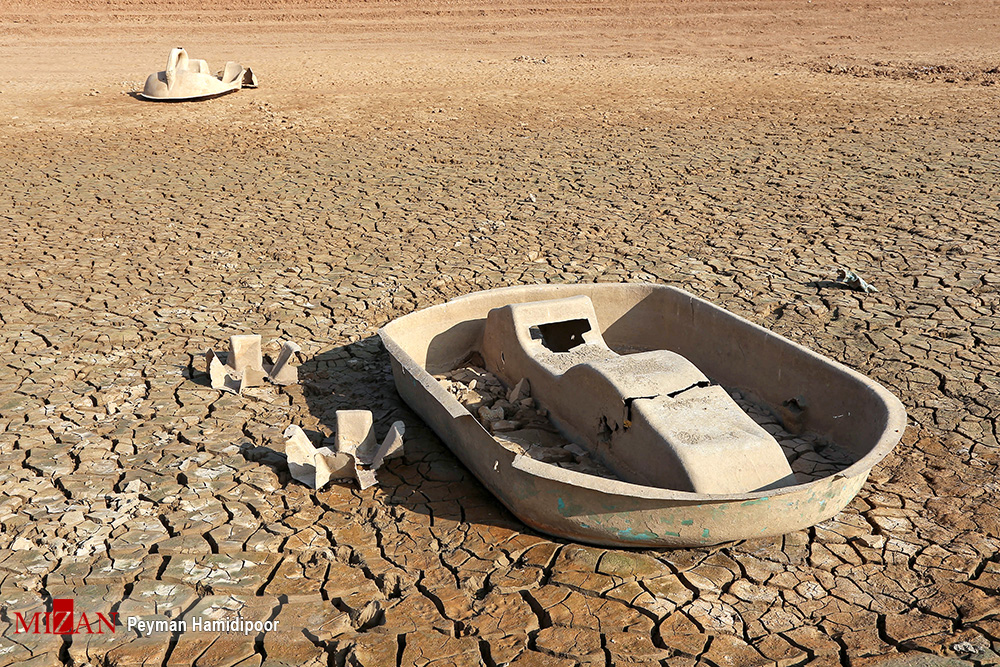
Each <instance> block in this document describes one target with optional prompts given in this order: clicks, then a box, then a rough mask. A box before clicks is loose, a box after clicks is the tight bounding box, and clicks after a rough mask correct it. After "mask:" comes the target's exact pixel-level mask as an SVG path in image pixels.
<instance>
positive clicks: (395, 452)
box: [369, 421, 406, 470]
mask: <svg viewBox="0 0 1000 667" xmlns="http://www.w3.org/2000/svg"><path fill="white" fill-rule="evenodd" d="M405 432H406V424H404V423H403V422H401V421H396V422H393V423H392V426H390V427H389V433H387V434H386V436H385V440H383V441H382V444H381V445H380V446H379V448H378V451H376V452H375V455H374V456H373V457H372V460H371V463H370V464H369V465H371V467H372V470H377V469H378V468H379V467H380V466H381V465H382V461H386V460H388V459H394V458H396V457H397V456H402V455H403V433H405Z"/></svg>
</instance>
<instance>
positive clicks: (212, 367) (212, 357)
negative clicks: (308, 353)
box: [205, 334, 301, 394]
mask: <svg viewBox="0 0 1000 667" xmlns="http://www.w3.org/2000/svg"><path fill="white" fill-rule="evenodd" d="M299 351H301V348H300V347H299V346H298V345H296V344H295V343H292V342H291V341H288V342H285V343H283V344H282V346H281V351H280V352H279V353H278V357H277V359H276V360H275V363H274V365H273V366H271V367H265V366H264V357H263V355H262V354H261V340H260V336H259V335H257V334H243V335H238V336H230V338H229V357H228V358H227V359H226V363H225V364H223V363H222V360H221V359H219V356H218V355H217V354H216V353H215V351H214V350H211V349H209V350H207V351H206V352H205V361H206V365H207V369H206V370H207V372H208V377H209V379H210V380H211V383H212V389H221V390H222V391H228V392H232V393H234V394H241V393H242V392H243V390H244V389H246V388H247V387H259V386H260V385H262V384H264V380H269V381H270V382H272V383H274V384H277V385H282V386H284V385H290V384H296V383H297V382H298V381H299V370H298V367H296V366H292V365H291V361H292V359H293V358H294V356H295V353H296V352H299Z"/></svg>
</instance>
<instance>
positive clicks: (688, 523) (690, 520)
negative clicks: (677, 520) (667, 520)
mask: <svg viewBox="0 0 1000 667" xmlns="http://www.w3.org/2000/svg"><path fill="white" fill-rule="evenodd" d="M693 523H694V519H684V520H683V521H681V525H682V526H690V525H691V524H693Z"/></svg>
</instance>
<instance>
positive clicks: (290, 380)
mask: <svg viewBox="0 0 1000 667" xmlns="http://www.w3.org/2000/svg"><path fill="white" fill-rule="evenodd" d="M301 351H302V348H300V347H299V346H298V345H296V344H295V343H293V342H291V341H286V342H284V343H282V345H281V351H280V352H278V357H277V359H275V360H274V366H272V367H271V368H270V369H269V370H268V371H267V379H268V380H270V381H271V382H273V383H274V384H278V385H282V386H284V385H289V384H297V383H298V381H299V369H298V367H297V366H292V365H291V364H290V363H289V362H290V361H291V360H292V357H293V356H294V355H295V353H296V352H301Z"/></svg>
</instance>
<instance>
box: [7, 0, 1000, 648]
mask: <svg viewBox="0 0 1000 667" xmlns="http://www.w3.org/2000/svg"><path fill="white" fill-rule="evenodd" d="M998 28H1000V18H998V14H997V12H996V11H995V5H994V4H993V3H991V2H988V1H987V0H976V1H973V0H964V1H963V0H955V1H951V2H941V1H935V2H930V1H928V0H910V1H906V0H885V1H883V2H878V3H868V2H863V1H860V0H859V1H856V2H855V1H852V2H828V1H824V0H799V1H795V2H792V1H781V2H778V1H775V0H771V1H768V0H762V1H760V2H742V1H733V2H722V1H711V0H694V1H692V2H683V3H681V2H677V3H663V4H654V3H642V2H621V3H607V2H569V1H561V0H556V1H553V2H543V3H528V2H521V1H520V0H510V1H508V2H501V3H487V2H482V1H481V2H474V1H470V2H465V1H462V2H426V3H415V2H394V3H389V2H362V1H358V0H347V1H345V2H328V3H323V2H312V1H309V2H282V3H265V2H241V1H240V0H237V1H236V2H228V3H204V2H200V3H195V2H191V1H189V0H174V1H167V0H165V1H163V2H143V1H141V0H137V1H135V2H127V1H121V2H119V1H114V0H112V1H109V2H97V1H96V0H80V1H73V0H62V1H59V2H54V1H53V0H42V1H41V2H34V1H32V2H29V1H28V0H22V1H20V2H11V1H10V0H0V91H2V92H0V119H2V123H0V146H2V150H0V164H2V173H3V178H4V185H3V187H2V188H0V238H2V239H3V243H4V245H5V247H6V249H7V250H6V253H5V254H6V259H5V260H4V262H3V263H2V264H3V265H2V267H0V288H2V289H0V348H2V351H3V362H2V364H0V470H2V472H0V479H2V483H0V493H2V497H0V520H2V532H0V548H2V550H0V607H2V618H0V621H2V627H3V639H2V640H0V663H2V664H18V665H33V666H41V665H49V664H54V665H58V664H67V665H68V664H72V665H80V664H83V663H87V662H90V663H92V664H108V665H161V664H165V665H193V664H197V665H215V666H218V667H222V666H225V665H235V664H239V665H241V666H244V667H251V666H255V665H260V664H262V663H263V664H266V665H280V664H288V665H300V664H323V665H326V664H335V665H341V664H345V663H346V664H349V665H373V666H374V665H429V664H433V665H448V664H451V665H479V664H482V665H488V666H490V665H503V664H510V665H518V666H527V665H567V666H569V665H652V664H670V665H696V664H698V665H702V664H703V665H719V666H729V665H756V664H777V665H795V664H802V663H806V662H811V663H812V664H828V665H835V664H841V663H849V664H850V665H866V664H878V663H882V662H885V661H887V660H888V661H893V660H894V661H896V662H895V663H894V664H912V665H917V664H927V665H929V664H956V665H958V664H969V662H972V663H977V664H993V663H996V662H997V661H998V660H1000V658H998V656H997V654H998V653H1000V599H998V587H1000V557H998V555H997V553H998V546H1000V500H998V493H997V492H998V489H1000V486H998V482H997V466H998V461H1000V450H998V440H997V439H998V436H1000V432H998V425H997V421H996V414H997V411H998V409H1000V370H998V368H1000V320H998V316H997V311H998V306H1000V268H998V259H1000V253H998V250H997V247H998V243H1000V212H998V206H1000V187H998V184H997V177H996V174H997V173H998V172H1000V144H998V141H1000V127H998V119H997V114H996V109H997V90H998V89H997V87H996V86H995V85H993V84H994V83H995V81H996V79H997V72H998V66H1000V49H998V48H997V44H996V35H997V34H998ZM175 45H183V46H185V47H187V48H188V50H189V52H190V53H191V54H192V56H194V57H197V58H206V59H208V60H209V62H210V64H211V65H212V66H213V67H216V66H218V67H220V68H221V66H222V64H223V62H224V60H226V59H234V60H241V61H243V62H244V63H246V64H250V65H252V66H253V67H254V69H255V71H256V72H257V73H258V75H259V77H260V80H261V88H260V89H258V90H253V91H243V92H240V93H237V94H234V95H230V96H227V97H223V98H220V99H216V100H213V101H210V102H204V103H197V104H188V105H158V104H154V103H147V102H143V101H141V100H139V99H136V98H135V97H134V95H133V93H134V92H135V91H136V90H137V89H138V88H139V87H140V86H141V82H142V81H143V80H144V78H145V77H146V75H147V74H149V73H150V72H153V71H155V70H158V69H161V68H162V67H163V64H164V62H165V59H166V55H167V51H168V50H169V48H170V47H172V46H175ZM841 265H846V266H850V267H851V268H853V269H855V270H856V271H858V272H859V273H860V274H861V275H862V276H863V277H864V278H865V279H867V280H869V281H870V282H871V283H873V284H874V285H875V286H877V287H878V289H879V290H880V291H879V292H878V293H875V294H860V293H857V292H852V291H847V290H844V289H840V288H838V287H837V286H836V285H834V284H832V283H831V282H830V281H829V279H830V278H832V277H833V275H834V273H835V271H836V268H837V267H838V266H841ZM576 281H656V282H663V283H669V284H672V285H676V286H679V287H682V288H684V289H687V290H690V291H691V292H693V293H695V294H697V295H700V296H703V297H706V298H708V299H710V300H712V301H714V302H716V303H718V304H721V305H722V306H724V307H726V308H729V309H731V310H732V311H734V312H736V313H739V314H741V315H743V316H745V317H748V318H749V319H751V320H753V321H754V322H757V323H759V324H762V325H764V326H766V327H769V328H771V329H773V330H775V331H777V332H778V333H781V334H783V335H785V336H788V337H789V338H791V339H792V340H795V341H797V342H800V343H802V344H805V345H807V346H809V347H811V348H813V349H815V350H818V351H820V352H821V353H823V354H826V355H829V356H830V357H832V358H834V359H837V360H839V361H842V362H844V363H846V364H848V365H850V366H852V367H853V368H856V369H858V370H859V371H861V372H863V373H866V374H868V375H870V376H871V377H873V378H875V379H876V380H878V381H879V382H881V383H883V384H885V385H886V386H887V387H889V388H890V389H891V390H893V391H894V392H895V393H896V394H897V395H898V396H900V397H901V399H902V400H903V402H904V403H905V404H906V406H907V409H908V412H909V414H910V418H911V422H910V427H909V429H908V431H907V433H906V435H905V437H904V439H903V442H902V443H901V444H900V445H899V447H897V449H896V451H895V452H894V453H893V454H892V455H891V456H890V457H889V458H888V459H886V460H885V461H884V463H883V464H882V465H880V466H878V467H877V468H876V469H875V470H874V472H873V474H872V476H871V478H870V480H869V482H868V483H867V484H866V485H865V487H864V489H863V490H862V492H861V493H860V495H859V496H858V497H857V498H856V499H855V500H854V501H853V502H852V503H851V504H850V506H849V507H848V508H847V509H846V510H845V511H844V512H843V513H841V514H840V515H839V516H838V517H837V518H836V520H834V521H830V522H828V523H825V524H823V525H820V526H817V527H815V528H812V529H810V530H807V531H802V532H799V533H795V534H791V535H787V536H785V537H784V538H779V539H764V540H755V541H747V542H743V543H738V544H731V545H725V546H722V547H715V548H707V549H690V550H675V551H647V552H642V551H623V550H613V549H600V548H592V547H587V546H581V545H577V544H572V543H566V542H562V541H558V540H552V539H549V538H547V537H545V536H544V535H539V534H535V533H533V532H532V531H530V530H528V529H526V528H525V527H524V526H523V525H522V524H520V523H519V522H518V521H517V520H516V519H515V518H513V517H512V516H511V515H510V514H509V513H507V512H506V511H505V510H504V509H503V508H502V507H500V506H499V505H498V503H497V502H496V501H495V500H494V499H493V498H492V497H491V496H490V495H488V494H487V493H486V492H485V491H484V490H483V489H482V488H481V487H480V486H479V485H478V483H477V482H476V481H475V479H473V478H472V477H471V475H470V474H469V473H468V472H467V471H466V470H465V469H463V467H462V466H461V465H460V464H459V463H458V462H457V460H456V459H455V458H454V456H452V454H451V453H450V452H449V451H448V450H447V449H446V448H445V447H444V446H443V445H442V444H441V442H440V441H439V440H437V439H436V438H435V437H434V435H433V434H432V433H430V432H429V431H428V430H427V429H426V427H424V426H423V425H422V423H421V422H420V420H419V419H418V418H417V417H416V416H415V415H414V414H413V413H411V412H410V411H408V410H407V408H406V407H404V406H403V405H402V404H401V403H400V400H399V399H398V397H397V396H396V394H395V391H394V389H393V387H392V385H391V380H390V375H389V365H388V359H387V357H386V354H385V352H384V350H383V349H382V348H381V346H380V344H379V343H378V341H377V339H376V338H375V337H374V333H375V331H376V329H377V328H378V327H379V326H380V325H382V324H384V323H385V322H387V321H388V320H390V319H391V318H394V317H396V316H399V315H402V314H404V313H407V312H410V311H412V310H414V309H416V308H421V307H425V306H429V305H432V304H436V303H440V302H443V301H445V300H447V299H449V298H452V297H454V296H457V295H460V294H464V293H467V292H469V291H473V290H479V289H486V288H491V287H498V286H503V285H513V284H522V283H534V282H576ZM237 332H258V333H261V334H263V335H264V338H265V341H266V342H270V341H273V340H276V339H279V338H282V339H288V338H291V339H293V340H295V341H297V342H298V343H300V344H301V345H302V347H303V349H304V362H303V364H302V367H301V369H300V370H301V376H302V378H303V381H302V383H301V384H300V385H298V386H295V387H289V388H286V389H280V390H279V389H277V388H269V389H262V390H256V391H253V392H248V394H246V395H244V396H242V397H237V396H232V395H221V394H220V393H218V392H216V391H212V390H211V389H209V388H208V387H207V380H206V378H205V375H204V373H203V363H202V361H201V355H202V352H203V351H204V350H205V348H207V347H209V346H219V345H220V344H221V342H222V341H224V340H225V339H226V338H227V337H228V336H229V335H230V334H232V333H237ZM338 408H370V409H372V410H373V411H374V412H375V415H376V418H377V420H378V430H379V432H380V433H384V432H385V430H386V429H387V427H388V425H389V423H390V422H391V421H392V420H394V419H402V420H404V421H405V422H406V426H407V434H408V438H407V444H406V448H407V449H406V455H405V457H404V458H403V459H401V460H397V461H394V462H392V463H391V464H389V465H388V467H387V468H386V469H384V470H382V471H380V477H381V480H382V484H381V486H380V487H377V488H374V489H369V490H368V491H365V492H358V491H356V490H354V489H353V488H351V487H350V486H347V485H335V486H333V487H332V488H329V489H327V490H323V491H320V492H314V491H311V490H309V489H307V488H305V487H303V486H301V485H299V484H297V483H295V482H293V481H290V479H289V476H288V473H287V469H286V467H285V464H284V457H283V455H282V454H280V450H281V438H280V437H279V436H280V433H281V431H282V429H284V427H285V426H287V425H288V424H290V423H297V424H300V425H302V426H303V427H304V428H306V429H307V431H309V432H311V433H312V435H313V437H314V439H315V440H316V442H317V443H318V442H319V441H320V440H322V439H323V438H324V437H326V436H329V434H330V433H332V431H333V429H334V428H335V426H336V424H335V423H334V417H333V415H334V411H335V410H336V409H338ZM275 450H276V451H277V453H275ZM66 597H71V598H74V599H75V603H76V609H77V611H78V612H79V611H90V612H96V611H104V612H107V611H117V612H118V613H119V615H120V618H121V619H123V620H124V619H125V618H126V617H129V616H133V617H141V618H143V619H147V620H150V619H155V618H160V619H171V618H173V619H177V618H180V617H183V618H193V617H195V616H200V615H211V614H215V615H226V614H232V613H235V611H236V610H241V611H240V613H241V614H242V616H243V617H244V618H247V619H254V620H258V619H275V620H279V621H280V625H279V630H278V631H275V632H269V633H260V634H257V635H256V636H255V635H250V636H245V635H243V634H231V633H221V634H220V633H207V632H201V633H198V632H186V633H183V634H181V633H175V634H171V633H169V632H166V633H165V632H158V633H156V632H154V633H152V634H150V635H148V636H147V635H140V634H139V633H137V632H136V631H135V630H131V631H128V630H127V629H126V628H124V627H119V628H118V630H117V632H116V633H114V634H110V633H105V634H103V635H88V634H85V633H81V634H76V635H65V636H59V635H44V634H39V635H35V634H23V633H21V634H17V633H15V632H14V629H15V628H14V623H13V621H14V619H15V614H16V613H17V612H21V613H26V612H33V611H37V610H43V609H45V608H47V605H48V603H49V600H50V598H66ZM373 603H374V604H373ZM213 610H214V611H213ZM934 656H938V657H937V658H935V657H934Z"/></svg>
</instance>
